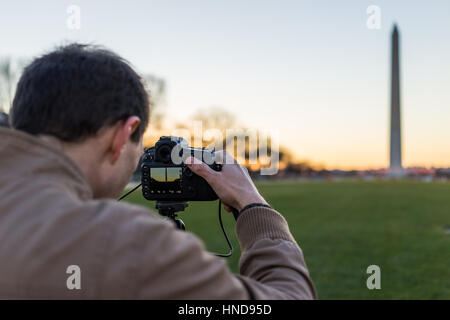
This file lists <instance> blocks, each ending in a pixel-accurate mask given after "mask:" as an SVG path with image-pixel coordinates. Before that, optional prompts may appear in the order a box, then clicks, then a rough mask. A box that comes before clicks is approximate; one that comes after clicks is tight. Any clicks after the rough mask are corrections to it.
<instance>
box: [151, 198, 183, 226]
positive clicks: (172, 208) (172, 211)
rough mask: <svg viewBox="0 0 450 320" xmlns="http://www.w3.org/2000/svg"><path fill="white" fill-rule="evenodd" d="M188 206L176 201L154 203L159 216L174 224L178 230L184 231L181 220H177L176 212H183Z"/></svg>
mask: <svg viewBox="0 0 450 320" xmlns="http://www.w3.org/2000/svg"><path fill="white" fill-rule="evenodd" d="M187 206H188V203H187V202H177V201H156V209H158V212H159V214H160V215H162V216H165V217H168V218H169V219H171V220H172V221H173V223H175V226H176V227H177V228H178V229H180V230H186V227H185V225H184V222H183V220H181V219H177V214H176V213H177V212H181V211H184V209H186V207H187Z"/></svg>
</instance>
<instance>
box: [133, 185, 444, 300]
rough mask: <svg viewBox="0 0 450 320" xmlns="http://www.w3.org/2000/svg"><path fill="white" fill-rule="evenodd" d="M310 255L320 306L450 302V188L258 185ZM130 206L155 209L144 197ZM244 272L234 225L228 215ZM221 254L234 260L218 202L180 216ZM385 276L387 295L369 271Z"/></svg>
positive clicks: (227, 223)
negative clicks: (329, 302) (373, 286)
mask: <svg viewBox="0 0 450 320" xmlns="http://www.w3.org/2000/svg"><path fill="white" fill-rule="evenodd" d="M258 188H259V189H260V191H261V193H262V194H263V195H264V196H265V198H266V199H267V200H268V201H269V202H270V204H271V205H272V206H273V207H274V208H276V209H277V210H278V211H279V212H281V213H282V214H283V215H284V217H285V218H286V220H287V221H288V222H289V226H290V229H291V232H292V234H293V235H294V237H295V238H296V240H297V242H298V243H299V245H300V246H301V248H302V249H303V252H304V254H305V258H306V262H307V264H308V267H309V269H310V272H311V276H312V278H313V281H314V283H315V286H316V289H317V291H318V294H319V298H321V299H450V234H449V233H447V232H446V228H449V227H450V184H448V183H419V182H410V181H399V182H382V181H376V182H356V181H346V182H265V183H260V184H259V185H258ZM129 201H130V202H134V203H138V204H142V205H146V206H149V207H154V202H148V201H145V200H143V198H142V196H141V195H140V193H139V192H135V194H133V195H131V196H130V197H129ZM223 214H224V223H225V226H226V229H227V230H228V233H229V235H230V236H231V239H232V242H233V246H234V248H235V254H234V255H233V257H231V258H229V259H228V262H229V265H230V267H231V269H232V270H233V272H238V259H239V255H240V251H239V245H238V242H237V240H236V236H235V233H234V225H235V223H234V220H233V218H232V217H231V215H230V214H228V213H227V212H225V211H224V212H223ZM180 217H181V218H182V219H183V220H184V222H185V223H186V226H187V228H188V230H189V231H191V232H193V233H195V234H197V235H198V236H199V237H200V238H201V239H203V241H204V243H205V245H206V247H207V249H208V250H210V251H214V252H227V246H226V242H225V239H224V238H223V235H222V232H221V230H220V226H219V223H218V218H217V202H214V203H194V202H192V203H190V204H189V208H188V209H187V210H186V211H185V212H184V213H182V214H181V215H180ZM373 264H375V265H378V266H380V268H381V290H368V289H367V287H366V280H367V277H368V276H369V275H368V274H366V269H367V267H368V266H369V265H373Z"/></svg>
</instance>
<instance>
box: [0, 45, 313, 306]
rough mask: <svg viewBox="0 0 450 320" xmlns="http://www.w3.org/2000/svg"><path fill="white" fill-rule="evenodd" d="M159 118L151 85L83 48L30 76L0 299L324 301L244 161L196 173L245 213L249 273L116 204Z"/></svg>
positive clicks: (5, 142)
mask: <svg viewBox="0 0 450 320" xmlns="http://www.w3.org/2000/svg"><path fill="white" fill-rule="evenodd" d="M148 116H149V101H148V97H147V94H146V91H145V90H144V86H143V85H142V83H141V79H140V78H139V76H138V75H137V74H136V73H135V72H134V71H133V69H132V68H131V67H130V66H129V65H128V63H127V62H126V61H124V60H123V59H122V58H120V57H118V56H117V55H115V54H114V53H112V52H109V51H107V50H104V49H99V48H96V47H90V46H84V45H78V44H72V45H69V46H65V47H62V48H59V49H57V50H56V51H53V52H51V53H48V54H46V55H44V56H42V57H39V58H37V59H35V60H34V61H33V62H32V63H31V64H30V65H29V66H28V67H27V68H26V69H25V71H24V73H23V75H22V77H21V79H20V81H19V84H18V87H17V91H16V95H15V98H14V102H13V107H12V109H11V124H12V128H13V129H12V130H11V129H0V130H1V131H0V135H1V138H0V154H1V155H2V156H1V158H0V176H1V177H2V180H1V185H0V196H1V199H2V201H1V202H0V244H1V245H0V298H8V299H10V298H12V299H15V298H25V299H28V298H32V299H34V298H39V299H47V298H50V299H52V298H62V299H67V298H69V299H79V298H81V299H96V298H101V299H108V298H112V299H248V298H254V299H311V298H315V292H314V288H313V285H312V283H311V280H310V278H309V274H308V270H307V267H306V265H305V262H304V260H303V256H302V252H301V250H300V248H299V247H298V245H297V244H296V242H295V240H294V239H293V237H292V235H291V234H290V232H289V229H288V225H287V223H286V221H285V220H284V218H283V217H282V216H281V215H280V214H279V213H277V212H276V211H275V210H273V209H271V208H270V207H269V206H268V205H267V203H266V201H265V200H264V199H263V197H262V196H261V195H260V194H259V193H258V191H257V190H256V188H255V186H254V185H253V183H252V181H251V180H250V178H249V177H248V175H246V174H245V171H244V170H243V168H242V167H241V166H239V165H237V164H224V166H223V170H222V171H221V172H215V171H213V170H211V169H210V168H209V167H208V166H206V165H204V164H202V163H196V162H194V163H193V164H189V166H190V168H191V169H192V170H193V171H194V172H195V173H197V174H199V175H200V176H202V177H204V178H205V179H206V180H207V181H208V183H209V184H210V185H211V186H212V188H213V189H214V190H215V191H216V193H217V194H218V196H219V197H220V199H221V200H222V201H223V203H224V204H226V205H227V207H228V208H229V207H234V208H236V209H237V210H240V215H239V217H238V219H237V224H236V231H237V235H238V238H239V241H240V245H241V249H242V256H241V260H240V275H233V274H232V273H231V272H230V270H229V269H228V267H227V265H226V263H225V262H224V261H223V260H222V259H220V258H217V257H215V256H213V255H211V254H210V253H208V252H206V251H205V248H204V246H203V244H202V242H201V241H200V240H199V239H198V238H197V237H195V236H194V235H193V234H191V233H188V232H181V231H178V230H176V229H175V228H174V225H173V224H172V223H170V222H167V221H165V220H163V219H161V218H160V217H159V216H157V215H155V214H153V213H152V212H150V211H148V210H147V209H146V208H144V207H140V206H135V205H130V204H124V203H118V202H117V201H115V200H114V199H116V198H117V197H118V196H119V194H120V193H121V192H122V190H123V189H124V187H125V185H126V184H127V182H128V180H129V178H130V176H131V174H132V172H133V170H134V169H135V168H136V165H137V162H138V160H139V157H140V155H141V154H142V151H143V146H142V136H143V133H144V131H145V129H146V126H147V119H148ZM67 272H69V274H68V273H67ZM72 272H78V273H77V275H76V276H79V277H78V281H79V283H78V284H77V282H76V280H74V283H71V281H68V278H70V277H71V273H72ZM69 280H70V279H69ZM72 280H73V279H72Z"/></svg>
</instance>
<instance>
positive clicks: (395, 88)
mask: <svg viewBox="0 0 450 320" xmlns="http://www.w3.org/2000/svg"><path fill="white" fill-rule="evenodd" d="M398 42H399V33H398V28H397V25H394V29H393V31H392V58H391V59H392V60H391V67H392V69H391V144H390V149H391V150H390V167H389V173H390V175H392V176H400V175H402V174H403V168H402V134H401V125H400V119H401V118H400V61H399V43H398Z"/></svg>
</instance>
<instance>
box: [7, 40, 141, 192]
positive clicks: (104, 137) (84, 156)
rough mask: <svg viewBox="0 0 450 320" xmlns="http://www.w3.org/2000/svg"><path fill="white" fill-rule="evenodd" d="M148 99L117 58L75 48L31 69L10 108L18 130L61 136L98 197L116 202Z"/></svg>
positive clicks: (137, 150) (132, 162)
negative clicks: (112, 198) (108, 198)
mask: <svg viewBox="0 0 450 320" xmlns="http://www.w3.org/2000/svg"><path fill="white" fill-rule="evenodd" d="M148 118H149V98H148V95H147V92H146V90H145V87H144V85H143V83H142V79H141V78H140V77H139V75H138V74H137V73H136V72H135V71H134V70H133V69H132V68H131V67H130V65H129V64H128V63H127V62H126V61H125V60H123V59H122V58H121V57H119V56H117V55H116V54H114V53H112V52H110V51H108V50H105V49H101V48H97V47H93V46H88V45H80V44H71V45H68V46H64V47H61V48H58V49H57V50H55V51H53V52H50V53H48V54H46V55H44V56H42V57H39V58H37V59H35V60H34V61H33V62H32V63H31V64H30V65H28V66H27V67H26V68H25V70H24V73H23V75H22V77H21V78H20V80H19V83H18V85H17V90H16V95H15V97H14V101H13V106H12V109H11V124H12V126H13V128H15V129H18V130H22V131H25V132H28V133H30V134H33V135H37V136H41V137H46V138H50V139H55V138H56V139H57V140H58V142H60V143H61V146H62V148H63V150H64V151H65V152H66V153H67V154H68V155H69V156H70V157H71V158H72V159H73V160H74V161H75V162H76V163H77V164H78V165H79V166H80V168H81V169H82V171H84V173H85V175H86V176H87V178H88V180H89V182H90V184H91V187H92V189H93V191H94V196H95V197H116V196H117V195H118V193H120V192H121V191H122V189H123V187H124V186H125V184H126V183H127V181H128V180H129V178H130V176H131V174H132V172H133V170H134V169H135V167H136V165H137V162H138V159H139V156H140V154H141V152H142V136H143V133H144V131H145V129H146V127H147V124H148Z"/></svg>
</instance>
